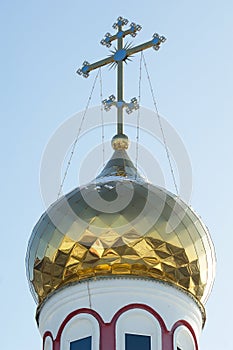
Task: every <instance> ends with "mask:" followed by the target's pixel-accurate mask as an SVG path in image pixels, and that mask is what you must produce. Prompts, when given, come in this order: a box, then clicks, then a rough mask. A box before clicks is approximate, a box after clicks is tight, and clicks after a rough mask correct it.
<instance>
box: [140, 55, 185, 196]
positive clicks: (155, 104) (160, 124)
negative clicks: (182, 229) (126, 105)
mask: <svg viewBox="0 0 233 350" xmlns="http://www.w3.org/2000/svg"><path fill="white" fill-rule="evenodd" d="M142 58H143V63H144V67H145V70H146V75H147V79H148V82H149V86H150V91H151V95H152V99H153V103H154V107H155V111H156V114H157V118H158V122H159V127H160V131H161V135H162V139H163V144H164V147H165V150H166V155H167V159H168V163H169V167H170V171H171V176H172V180H173V183H174V186H175V190H176V194H177V196H178V195H179V191H178V186H177V183H176V178H175V173H174V169H173V167H172V162H171V157H170V153H169V149H168V146H167V141H166V137H165V133H164V130H163V126H162V120H161V117H160V115H159V112H158V107H157V103H156V100H155V94H154V90H153V87H152V84H151V80H150V75H149V72H148V68H147V64H146V60H145V57H144V55H143V52H142Z"/></svg>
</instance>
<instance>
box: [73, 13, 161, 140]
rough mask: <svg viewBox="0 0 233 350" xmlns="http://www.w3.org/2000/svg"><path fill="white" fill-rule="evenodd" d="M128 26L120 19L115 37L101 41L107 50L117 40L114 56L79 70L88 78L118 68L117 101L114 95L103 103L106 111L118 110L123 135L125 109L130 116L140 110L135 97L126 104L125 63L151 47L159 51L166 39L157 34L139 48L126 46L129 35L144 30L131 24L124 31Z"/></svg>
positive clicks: (119, 128) (118, 127)
mask: <svg viewBox="0 0 233 350" xmlns="http://www.w3.org/2000/svg"><path fill="white" fill-rule="evenodd" d="M127 24H128V20H127V19H125V18H122V17H118V19H117V21H116V23H114V24H113V28H114V29H116V30H117V33H116V34H115V35H111V34H110V33H107V34H105V37H104V39H102V40H101V42H100V43H101V44H102V45H105V46H106V47H107V48H109V47H111V45H112V42H113V41H114V40H117V47H116V48H115V49H114V50H113V51H111V53H112V55H110V56H109V57H107V58H105V59H103V60H100V61H98V62H95V63H88V62H87V61H84V62H83V66H82V68H80V69H78V70H77V73H78V74H79V75H82V76H83V77H85V78H87V77H88V76H89V73H90V72H91V71H92V70H94V69H96V68H100V67H103V66H106V65H108V64H110V65H112V66H117V100H116V98H115V96H114V95H111V96H109V98H108V99H105V100H104V101H102V103H103V105H104V109H105V110H107V111H108V110H109V109H110V108H111V106H116V108H117V134H118V135H122V134H123V108H125V107H126V112H127V113H128V114H129V113H131V112H132V111H133V110H134V109H138V108H139V105H138V102H137V99H136V98H135V97H134V98H132V99H131V101H130V103H126V102H125V101H124V97H123V63H124V62H125V61H126V60H127V59H129V57H130V56H132V55H133V54H135V53H137V52H140V51H143V50H146V49H148V48H150V47H153V48H154V49H155V50H159V48H160V44H161V43H163V42H164V41H165V40H166V38H165V37H164V36H160V35H159V34H157V33H155V34H154V35H153V38H152V40H150V41H147V42H145V43H144V44H140V45H138V46H135V47H132V46H131V45H129V44H126V45H124V43H123V39H124V37H126V36H127V35H131V36H132V37H135V36H136V35H137V32H138V31H140V30H141V29H142V27H141V26H140V25H138V24H135V23H131V24H130V26H129V29H127V30H123V27H124V26H125V25H127Z"/></svg>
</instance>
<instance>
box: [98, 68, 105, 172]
mask: <svg viewBox="0 0 233 350" xmlns="http://www.w3.org/2000/svg"><path fill="white" fill-rule="evenodd" d="M99 72H100V106H101V107H100V114H101V139H102V157H103V167H104V166H105V146H104V141H105V135H104V108H103V103H102V101H103V80H102V73H101V68H100V69H99Z"/></svg>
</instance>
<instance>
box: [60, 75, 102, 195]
mask: <svg viewBox="0 0 233 350" xmlns="http://www.w3.org/2000/svg"><path fill="white" fill-rule="evenodd" d="M98 76H99V70H98V72H97V74H96V76H95V79H94V82H93V85H92V88H91V92H90V95H89V98H88V100H87V104H86V108H85V110H84V112H83V115H82V119H81V123H80V126H79V129H78V132H77V135H76V138H75V140H74V142H73V144H72V147H71V152H70V157H69V160H68V163H67V166H66V170H65V172H64V176H63V179H62V182H61V185H60V188H59V191H58V196H57V199H58V198H59V197H60V195H61V193H62V189H63V186H64V182H65V180H66V177H67V173H68V170H69V168H70V165H71V161H72V158H73V155H74V151H75V148H76V145H77V142H78V139H79V136H80V133H81V129H82V126H83V122H84V119H85V117H86V114H87V110H88V108H89V105H90V102H91V99H92V95H93V91H94V89H95V85H96V81H97V78H98Z"/></svg>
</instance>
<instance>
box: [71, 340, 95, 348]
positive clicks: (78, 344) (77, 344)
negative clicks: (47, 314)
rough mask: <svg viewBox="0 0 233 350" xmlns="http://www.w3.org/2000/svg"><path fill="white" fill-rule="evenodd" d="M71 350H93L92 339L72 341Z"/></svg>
mask: <svg viewBox="0 0 233 350" xmlns="http://www.w3.org/2000/svg"><path fill="white" fill-rule="evenodd" d="M70 350H91V337H87V338H83V339H79V340H75V341H72V342H71V343H70Z"/></svg>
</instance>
